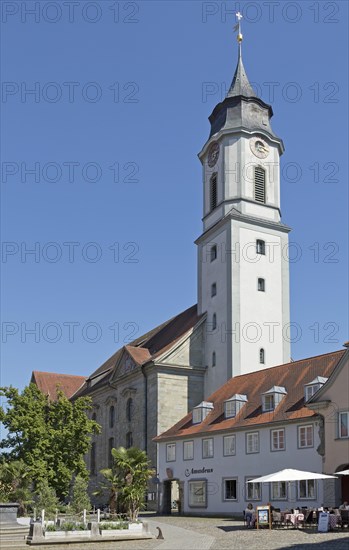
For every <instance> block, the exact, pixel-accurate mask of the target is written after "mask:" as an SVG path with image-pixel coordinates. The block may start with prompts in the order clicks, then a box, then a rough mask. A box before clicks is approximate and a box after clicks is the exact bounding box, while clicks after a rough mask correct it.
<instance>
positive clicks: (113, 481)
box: [101, 447, 154, 521]
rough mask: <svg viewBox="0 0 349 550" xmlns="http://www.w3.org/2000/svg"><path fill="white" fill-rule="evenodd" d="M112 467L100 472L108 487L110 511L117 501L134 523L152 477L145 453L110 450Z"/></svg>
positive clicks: (121, 448)
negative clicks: (122, 505)
mask: <svg viewBox="0 0 349 550" xmlns="http://www.w3.org/2000/svg"><path fill="white" fill-rule="evenodd" d="M111 453H112V457H113V467H112V468H107V469H104V470H101V474H102V475H103V476H104V478H105V479H106V481H107V486H109V491H110V499H109V504H110V507H111V509H115V504H116V501H117V499H119V500H120V502H121V503H122V504H124V506H125V507H126V509H127V511H128V516H129V518H130V520H131V521H136V520H137V518H138V514H139V511H140V510H141V508H142V507H143V505H144V498H145V492H146V489H147V485H148V480H149V479H150V478H151V477H152V476H153V475H154V471H153V470H152V469H150V468H149V464H150V463H149V460H148V457H147V454H146V452H145V451H141V450H140V449H137V448H135V447H132V448H131V449H125V448H124V447H119V448H118V449H112V451H111Z"/></svg>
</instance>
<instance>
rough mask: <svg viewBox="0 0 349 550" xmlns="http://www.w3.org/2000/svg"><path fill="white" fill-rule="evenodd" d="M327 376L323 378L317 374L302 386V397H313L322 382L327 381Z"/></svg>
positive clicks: (307, 398) (306, 398)
mask: <svg viewBox="0 0 349 550" xmlns="http://www.w3.org/2000/svg"><path fill="white" fill-rule="evenodd" d="M327 380H328V378H324V377H323V376H317V377H316V378H314V380H312V381H311V382H309V384H306V385H305V386H304V397H305V400H306V401H309V399H310V398H311V397H313V395H314V393H316V392H317V391H318V390H319V389H320V388H321V387H322V386H323V385H324V384H325V382H327Z"/></svg>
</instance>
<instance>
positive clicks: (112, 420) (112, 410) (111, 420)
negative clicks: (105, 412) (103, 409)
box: [109, 405, 115, 428]
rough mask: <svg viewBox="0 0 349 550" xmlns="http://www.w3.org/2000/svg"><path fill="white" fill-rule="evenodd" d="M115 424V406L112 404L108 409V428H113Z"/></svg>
mask: <svg viewBox="0 0 349 550" xmlns="http://www.w3.org/2000/svg"><path fill="white" fill-rule="evenodd" d="M114 424H115V407H114V405H112V406H111V407H110V409H109V428H114Z"/></svg>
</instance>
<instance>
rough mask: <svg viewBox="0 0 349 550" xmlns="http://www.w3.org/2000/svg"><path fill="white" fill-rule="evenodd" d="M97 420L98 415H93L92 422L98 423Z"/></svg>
mask: <svg viewBox="0 0 349 550" xmlns="http://www.w3.org/2000/svg"><path fill="white" fill-rule="evenodd" d="M96 419H97V414H96V413H93V415H92V420H94V421H95V422H96Z"/></svg>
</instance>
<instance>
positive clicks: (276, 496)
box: [270, 481, 287, 500]
mask: <svg viewBox="0 0 349 550" xmlns="http://www.w3.org/2000/svg"><path fill="white" fill-rule="evenodd" d="M286 498H287V485H286V481H274V482H273V483H271V484H270V499H271V500H286Z"/></svg>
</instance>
